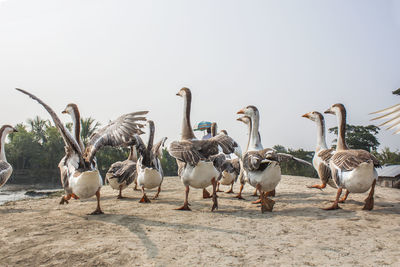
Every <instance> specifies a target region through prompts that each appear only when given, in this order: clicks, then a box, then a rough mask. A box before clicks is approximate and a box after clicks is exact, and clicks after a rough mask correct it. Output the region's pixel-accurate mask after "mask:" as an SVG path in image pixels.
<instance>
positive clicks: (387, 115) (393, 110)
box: [371, 104, 400, 134]
mask: <svg viewBox="0 0 400 267" xmlns="http://www.w3.org/2000/svg"><path fill="white" fill-rule="evenodd" d="M371 114H374V115H375V114H376V115H379V116H378V117H375V118H372V119H371V120H372V121H374V120H385V121H383V122H382V123H381V124H379V127H382V126H388V127H387V128H386V130H390V129H394V131H395V132H394V133H395V134H399V133H400V104H397V105H394V106H392V107H389V108H385V109H382V110H378V111H376V112H373V113H371Z"/></svg>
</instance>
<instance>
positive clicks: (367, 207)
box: [363, 180, 376, 210]
mask: <svg viewBox="0 0 400 267" xmlns="http://www.w3.org/2000/svg"><path fill="white" fill-rule="evenodd" d="M375 185H376V180H374V182H373V183H372V186H371V191H369V194H368V197H367V198H366V199H365V205H364V207H363V210H372V209H373V208H374V194H375Z"/></svg>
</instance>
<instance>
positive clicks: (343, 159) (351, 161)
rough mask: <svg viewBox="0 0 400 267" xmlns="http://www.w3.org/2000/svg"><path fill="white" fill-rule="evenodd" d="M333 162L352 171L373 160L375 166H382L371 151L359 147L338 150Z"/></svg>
mask: <svg viewBox="0 0 400 267" xmlns="http://www.w3.org/2000/svg"><path fill="white" fill-rule="evenodd" d="M331 161H332V163H333V164H334V165H335V166H336V167H337V168H339V169H342V170H347V171H351V170H354V169H355V168H357V167H358V166H359V165H360V164H361V163H364V162H371V161H372V162H373V163H374V166H375V167H380V163H379V161H378V160H377V158H375V157H374V156H373V155H372V154H371V153H369V152H367V151H365V150H361V149H357V150H345V151H338V152H336V153H335V154H334V155H333V156H332V158H331Z"/></svg>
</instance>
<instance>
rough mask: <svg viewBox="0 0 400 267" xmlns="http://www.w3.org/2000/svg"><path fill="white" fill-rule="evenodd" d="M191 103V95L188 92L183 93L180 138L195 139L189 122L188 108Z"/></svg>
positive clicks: (189, 108)
mask: <svg viewBox="0 0 400 267" xmlns="http://www.w3.org/2000/svg"><path fill="white" fill-rule="evenodd" d="M191 105H192V95H191V94H190V93H189V92H188V93H186V94H185V95H184V104H183V120H182V139H183V140H191V139H195V138H196V137H195V135H194V133H193V129H192V124H191V123H190V110H191Z"/></svg>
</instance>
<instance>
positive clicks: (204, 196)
mask: <svg viewBox="0 0 400 267" xmlns="http://www.w3.org/2000/svg"><path fill="white" fill-rule="evenodd" d="M203 198H212V196H211V195H210V193H209V192H208V191H207V189H205V188H204V189H203Z"/></svg>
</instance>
